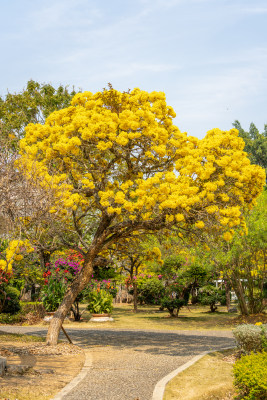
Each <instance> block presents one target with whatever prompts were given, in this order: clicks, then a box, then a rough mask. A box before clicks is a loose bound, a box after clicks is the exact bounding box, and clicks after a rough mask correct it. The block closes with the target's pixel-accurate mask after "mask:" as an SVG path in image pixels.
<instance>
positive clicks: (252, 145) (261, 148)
mask: <svg viewBox="0 0 267 400" xmlns="http://www.w3.org/2000/svg"><path fill="white" fill-rule="evenodd" d="M233 126H234V127H235V128H236V129H238V131H239V136H240V137H242V139H243V140H244V142H245V148H244V150H245V151H246V152H247V153H248V156H249V159H250V161H251V163H252V164H258V165H260V166H261V167H263V168H265V171H267V125H265V126H264V131H263V132H262V133H260V132H259V130H258V129H257V128H256V126H255V125H254V124H253V123H251V124H250V127H249V131H248V132H246V131H245V130H244V129H243V128H242V126H241V124H240V122H239V121H235V122H234V123H233Z"/></svg>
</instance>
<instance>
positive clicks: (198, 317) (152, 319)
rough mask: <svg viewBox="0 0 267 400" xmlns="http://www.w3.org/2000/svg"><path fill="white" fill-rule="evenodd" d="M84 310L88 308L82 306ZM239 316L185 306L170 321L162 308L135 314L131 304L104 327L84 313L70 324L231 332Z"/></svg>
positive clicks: (116, 312)
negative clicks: (78, 320)
mask: <svg viewBox="0 0 267 400" xmlns="http://www.w3.org/2000/svg"><path fill="white" fill-rule="evenodd" d="M83 307H84V308H85V307H86V306H85V305H82V307H81V308H82V309H83ZM237 315H238V314H229V313H228V312H227V310H226V307H220V311H219V312H215V313H210V312H209V307H202V306H189V307H183V308H182V309H181V311H180V313H179V317H178V318H171V317H170V315H169V313H168V312H167V311H159V306H139V309H138V312H137V313H134V312H133V306H132V305H131V304H120V305H115V306H114V310H113V312H112V318H113V319H114V321H113V322H105V323H104V324H101V323H99V324H97V323H93V322H92V323H90V322H89V320H90V314H89V312H87V311H85V312H84V313H83V315H82V317H83V319H82V321H81V322H73V321H71V322H68V326H70V327H72V326H73V327H74V326H81V327H82V326H83V325H84V327H85V326H87V327H88V326H94V327H95V326H98V327H100V326H102V327H105V328H118V329H151V330H153V329H154V330H170V331H172V330H205V329H207V330H213V329H216V330H220V329H223V330H225V329H227V330H231V329H232V328H233V326H234V325H235V319H236V318H237Z"/></svg>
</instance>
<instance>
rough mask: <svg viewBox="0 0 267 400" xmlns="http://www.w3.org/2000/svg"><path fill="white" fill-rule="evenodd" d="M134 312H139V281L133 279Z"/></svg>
mask: <svg viewBox="0 0 267 400" xmlns="http://www.w3.org/2000/svg"><path fill="white" fill-rule="evenodd" d="M133 290H134V292H133V297H134V312H137V283H136V281H135V280H134V281H133Z"/></svg>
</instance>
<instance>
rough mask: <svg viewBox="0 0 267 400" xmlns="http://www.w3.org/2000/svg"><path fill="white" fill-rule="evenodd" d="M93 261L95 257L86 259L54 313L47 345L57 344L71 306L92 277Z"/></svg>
mask: <svg viewBox="0 0 267 400" xmlns="http://www.w3.org/2000/svg"><path fill="white" fill-rule="evenodd" d="M93 261H94V257H90V259H89V260H86V262H85V264H84V266H83V268H82V270H81V274H80V275H79V276H78V277H77V278H76V279H75V280H74V281H73V282H72V284H71V286H70V287H69V289H68V290H67V292H66V294H65V296H64V298H63V300H62V303H61V304H60V306H59V307H58V309H57V311H56V312H55V314H54V317H53V318H52V320H51V322H50V325H49V328H48V332H47V336H46V344H47V345H56V344H57V342H58V336H59V333H60V329H61V326H62V323H63V321H64V319H65V317H66V316H67V314H68V312H69V311H70V309H71V306H72V304H73V302H74V300H75V299H76V297H77V296H78V294H79V293H80V292H81V291H82V290H83V289H84V288H85V286H86V285H87V284H88V282H89V281H90V279H91V276H92V274H93Z"/></svg>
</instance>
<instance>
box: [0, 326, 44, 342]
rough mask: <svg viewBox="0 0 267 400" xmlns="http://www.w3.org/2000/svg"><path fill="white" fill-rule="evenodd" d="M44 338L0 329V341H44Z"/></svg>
mask: <svg viewBox="0 0 267 400" xmlns="http://www.w3.org/2000/svg"><path fill="white" fill-rule="evenodd" d="M0 329H1V326H0ZM44 341H45V339H44V338H42V337H39V336H31V335H23V334H18V333H6V332H1V331H0V342H20V343H28V342H44Z"/></svg>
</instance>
